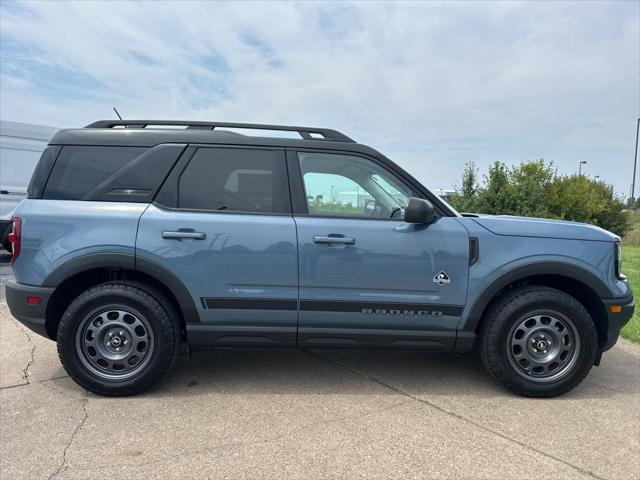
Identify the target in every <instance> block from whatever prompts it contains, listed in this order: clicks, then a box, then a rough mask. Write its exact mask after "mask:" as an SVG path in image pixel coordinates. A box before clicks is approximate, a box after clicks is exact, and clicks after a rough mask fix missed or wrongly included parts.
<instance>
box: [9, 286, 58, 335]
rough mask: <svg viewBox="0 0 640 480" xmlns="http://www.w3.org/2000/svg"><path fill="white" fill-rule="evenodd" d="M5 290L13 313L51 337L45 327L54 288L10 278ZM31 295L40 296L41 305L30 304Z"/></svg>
mask: <svg viewBox="0 0 640 480" xmlns="http://www.w3.org/2000/svg"><path fill="white" fill-rule="evenodd" d="M5 292H6V296H7V305H8V306H9V311H10V312H11V315H13V316H14V317H15V318H16V319H17V320H18V321H20V323H22V324H23V325H24V326H26V327H27V328H29V329H30V330H32V331H34V332H35V333H37V334H38V335H42V336H43V337H46V338H49V335H47V329H46V328H45V320H46V312H47V305H48V303H49V299H50V298H51V295H53V292H54V289H53V288H47V287H34V286H32V285H24V284H22V283H18V282H16V281H14V280H9V281H8V282H7V285H6V287H5ZM29 296H37V297H40V299H41V303H40V305H29V303H28V302H27V298H28V297H29Z"/></svg>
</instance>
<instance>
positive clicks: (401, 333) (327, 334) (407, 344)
mask: <svg viewBox="0 0 640 480" xmlns="http://www.w3.org/2000/svg"><path fill="white" fill-rule="evenodd" d="M455 339H456V332H455V330H449V331H446V330H435V331H434V330H387V329H366V328H316V327H300V328H299V329H298V346H300V347H346V348H385V347H387V348H407V349H411V348H419V349H427V350H431V351H450V350H451V349H452V348H453V346H454V343H455Z"/></svg>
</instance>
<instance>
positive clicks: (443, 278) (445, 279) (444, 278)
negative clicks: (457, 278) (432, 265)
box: [433, 272, 451, 287]
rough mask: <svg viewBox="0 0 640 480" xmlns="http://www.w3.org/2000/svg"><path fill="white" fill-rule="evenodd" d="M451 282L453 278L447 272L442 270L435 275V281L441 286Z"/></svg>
mask: <svg viewBox="0 0 640 480" xmlns="http://www.w3.org/2000/svg"><path fill="white" fill-rule="evenodd" d="M449 282H451V279H450V278H449V275H447V274H446V273H445V272H440V273H438V274H437V275H436V276H435V277H433V283H437V284H438V285H440V286H441V287H442V286H443V285H446V284H447V283H449Z"/></svg>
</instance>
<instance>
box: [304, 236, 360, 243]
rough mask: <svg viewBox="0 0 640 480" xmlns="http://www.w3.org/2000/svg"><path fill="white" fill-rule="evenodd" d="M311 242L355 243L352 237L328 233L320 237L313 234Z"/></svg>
mask: <svg viewBox="0 0 640 480" xmlns="http://www.w3.org/2000/svg"><path fill="white" fill-rule="evenodd" d="M313 243H321V244H324V245H355V244H356V239H355V238H352V237H337V236H336V237H334V236H331V235H329V236H328V237H322V236H320V235H315V236H314V237H313Z"/></svg>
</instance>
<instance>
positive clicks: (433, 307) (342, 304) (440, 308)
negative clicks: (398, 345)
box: [300, 300, 464, 317]
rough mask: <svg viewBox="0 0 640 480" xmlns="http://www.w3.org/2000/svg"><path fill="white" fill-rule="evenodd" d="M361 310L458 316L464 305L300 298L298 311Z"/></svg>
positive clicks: (348, 311)
mask: <svg viewBox="0 0 640 480" xmlns="http://www.w3.org/2000/svg"><path fill="white" fill-rule="evenodd" d="M362 310H374V311H376V310H377V311H383V310H384V311H391V310H393V311H396V310H397V311H399V312H403V311H407V310H410V311H414V312H430V314H433V313H432V312H438V313H441V314H442V315H447V316H452V317H459V316H460V315H462V312H463V310H464V307H463V306H462V305H439V304H432V303H403V302H351V301H337V300H301V301H300V311H305V312H343V313H362Z"/></svg>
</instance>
